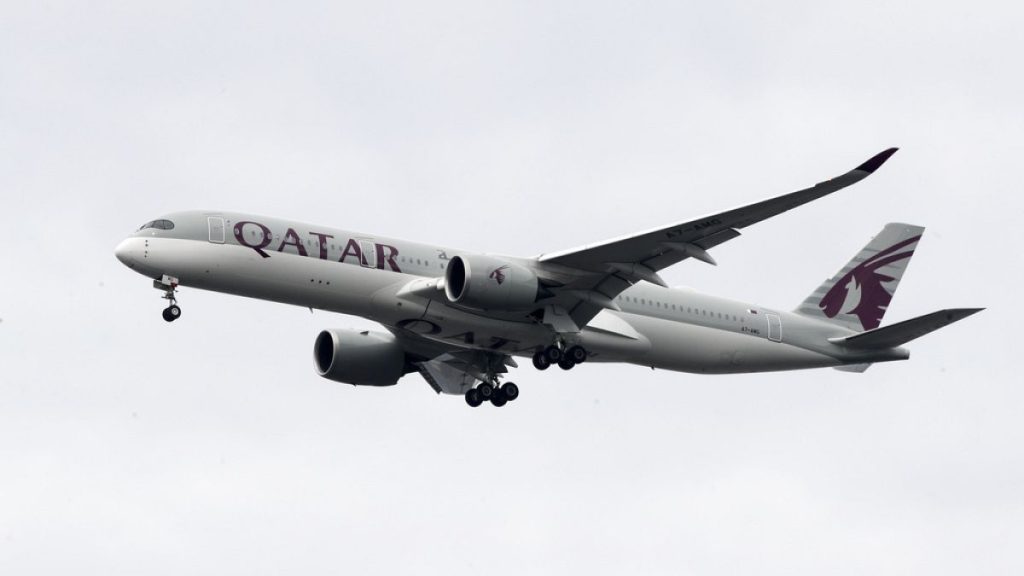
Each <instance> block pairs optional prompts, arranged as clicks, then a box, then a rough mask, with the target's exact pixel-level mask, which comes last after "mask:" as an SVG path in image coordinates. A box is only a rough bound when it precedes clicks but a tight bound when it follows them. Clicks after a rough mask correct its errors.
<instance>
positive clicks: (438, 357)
mask: <svg viewBox="0 0 1024 576" xmlns="http://www.w3.org/2000/svg"><path fill="white" fill-rule="evenodd" d="M389 330H390V331H391V333H392V334H394V335H395V337H396V338H397V339H398V341H399V343H400V344H401V345H402V348H403V349H405V351H406V353H407V354H408V355H409V357H410V360H409V362H410V363H411V364H412V365H413V366H414V367H415V368H416V370H417V371H418V372H419V373H420V375H421V376H423V379H424V380H426V381H427V384H429V385H430V387H431V388H433V389H434V391H435V392H437V393H438V394H441V393H444V394H465V393H466V391H467V390H469V389H470V388H473V387H474V386H476V384H477V383H478V382H487V381H489V378H488V376H489V375H496V374H504V373H506V372H508V368H507V367H508V366H511V367H513V368H515V367H516V366H517V365H516V362H515V360H514V359H513V358H512V357H511V356H509V355H508V354H502V353H500V352H489V351H485V350H474V349H468V348H460V347H458V346H453V345H450V344H444V343H441V342H436V341H433V340H428V339H426V338H424V337H423V336H420V335H419V334H416V333H414V332H410V331H408V330H403V329H400V328H389Z"/></svg>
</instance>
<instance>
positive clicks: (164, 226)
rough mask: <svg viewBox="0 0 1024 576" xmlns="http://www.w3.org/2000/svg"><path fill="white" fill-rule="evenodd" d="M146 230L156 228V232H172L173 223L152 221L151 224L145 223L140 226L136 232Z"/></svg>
mask: <svg viewBox="0 0 1024 576" xmlns="http://www.w3.org/2000/svg"><path fill="white" fill-rule="evenodd" d="M146 228H156V229H157V230H173V229H174V222H171V221H170V220H153V221H151V222H146V223H145V224H143V225H142V226H139V229H138V230H136V232H140V231H142V230H145V229H146Z"/></svg>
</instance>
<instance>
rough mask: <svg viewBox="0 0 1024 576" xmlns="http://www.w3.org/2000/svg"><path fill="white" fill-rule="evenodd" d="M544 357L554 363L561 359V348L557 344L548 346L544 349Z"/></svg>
mask: <svg viewBox="0 0 1024 576" xmlns="http://www.w3.org/2000/svg"><path fill="white" fill-rule="evenodd" d="M544 357H545V358H547V360H548V363H550V364H555V363H557V362H558V361H559V360H561V359H562V350H561V348H559V347H558V346H548V347H547V348H545V349H544Z"/></svg>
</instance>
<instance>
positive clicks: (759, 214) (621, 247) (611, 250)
mask: <svg viewBox="0 0 1024 576" xmlns="http://www.w3.org/2000/svg"><path fill="white" fill-rule="evenodd" d="M897 150H898V148H889V149H887V150H884V151H882V152H879V153H878V154H876V155H874V156H872V157H871V158H870V159H868V160H867V161H866V162H864V163H863V164H861V165H859V166H857V167H856V168H854V169H853V170H850V171H849V172H846V173H845V174H842V175H840V176H836V177H835V178H832V179H830V180H825V181H824V182H819V183H818V184H815V185H814V186H811V187H810V188H805V189H803V190H798V191H796V192H791V193H789V194H784V195H782V196H776V197H775V198H769V199H767V200H762V201H761V202H756V203H754V204H749V205H747V206H742V207H740V208H734V209H732V210H727V211H725V212H720V213H718V214H712V215H710V216H705V217H702V218H697V219H695V220H689V221H686V222H680V223H676V224H672V225H670V226H664V227H661V228H656V229H653V230H647V231H645V232H641V233H639V234H634V235H630V236H624V237H620V238H615V239H612V240H608V241H605V242H600V243H597V244H591V245H587V246H582V247H579V248H573V249H570V250H563V251H560V252H555V253H552V254H543V255H541V256H539V257H538V258H537V261H538V263H539V264H540V265H541V266H542V267H544V266H549V267H552V268H556V269H561V272H562V274H565V273H567V272H569V271H572V272H575V273H571V272H569V274H568V275H570V276H576V277H577V278H576V279H575V280H574V281H571V282H569V283H567V284H570V285H571V286H567V287H571V292H572V295H571V296H568V297H567V298H560V299H559V300H560V301H561V302H562V303H563V304H564V307H565V309H566V310H567V311H568V312H569V314H570V315H571V316H572V319H573V321H574V322H575V323H576V325H577V326H581V327H582V326H584V325H586V323H587V322H589V321H590V319H592V318H593V317H594V316H595V315H596V314H597V313H598V312H600V310H601V309H602V308H603V307H604V306H602V305H601V304H600V302H608V301H611V300H613V299H614V298H615V297H616V296H617V295H618V294H619V293H620V292H622V291H623V290H625V289H626V288H628V287H629V286H631V285H632V284H634V283H636V282H639V281H641V280H646V281H648V282H653V283H655V284H660V285H662V286H664V285H665V283H664V281H663V280H662V279H661V278H660V277H659V276H658V271H659V270H662V269H664V268H667V267H669V266H671V265H673V264H676V263H678V262H681V261H683V260H685V259H687V258H695V259H698V260H701V261H704V262H708V263H710V264H714V263H715V261H714V258H712V257H711V255H710V254H708V250H710V249H711V248H713V247H715V246H718V245H719V244H722V243H724V242H727V241H729V240H732V239H733V238H736V237H737V236H739V235H740V232H739V231H740V229H742V228H746V227H747V226H750V225H752V224H756V223H758V222H761V221H762V220H767V219H768V218H771V217H773V216H777V215H779V214H782V213H783V212H787V211H789V210H792V209H793V208H796V207H797V206H802V205H804V204H807V203H808V202H812V201H814V200H817V199H819V198H822V197H824V196H827V195H829V194H831V193H833V192H836V191H839V190H842V189H843V188H846V187H847V186H850V185H851V184H856V183H857V182H860V181H861V180H863V179H864V178H867V177H868V176H870V175H871V174H872V173H874V172H875V171H876V170H877V169H878V168H879V167H880V166H881V165H882V164H884V163H885V161H886V160H888V159H889V157H891V156H892V155H893V154H895V153H896V151H897ZM581 292H582V293H583V294H581ZM587 292H591V293H593V295H592V296H590V297H586V296H584V294H585V293H587Z"/></svg>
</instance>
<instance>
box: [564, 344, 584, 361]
mask: <svg viewBox="0 0 1024 576" xmlns="http://www.w3.org/2000/svg"><path fill="white" fill-rule="evenodd" d="M565 356H566V358H568V359H569V360H572V362H573V364H583V363H584V362H586V361H587V350H586V349H585V348H583V346H573V347H572V348H569V349H568V350H566V351H565Z"/></svg>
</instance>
